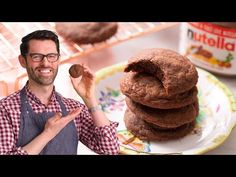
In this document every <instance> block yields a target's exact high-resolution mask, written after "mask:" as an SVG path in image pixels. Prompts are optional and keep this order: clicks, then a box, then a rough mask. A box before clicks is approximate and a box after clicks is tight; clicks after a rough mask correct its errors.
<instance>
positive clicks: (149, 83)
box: [120, 72, 198, 109]
mask: <svg viewBox="0 0 236 177" xmlns="http://www.w3.org/2000/svg"><path fill="white" fill-rule="evenodd" d="M120 90H121V92H122V93H123V94H124V95H126V96H127V97H129V98H131V99H132V100H133V101H135V102H138V103H140V104H143V105H146V106H149V107H152V108H159V109H173V108H180V107H183V106H186V105H189V104H192V103H193V102H195V101H196V100H197V93H198V91H197V87H196V86H193V87H192V88H191V89H190V90H188V91H185V92H182V93H178V94H175V95H169V94H168V93H166V91H165V88H164V87H163V85H162V84H161V82H160V81H159V80H158V79H157V78H156V77H153V76H151V75H150V74H147V73H136V72H129V73H126V74H125V75H124V77H123V78H122V79H121V81H120Z"/></svg>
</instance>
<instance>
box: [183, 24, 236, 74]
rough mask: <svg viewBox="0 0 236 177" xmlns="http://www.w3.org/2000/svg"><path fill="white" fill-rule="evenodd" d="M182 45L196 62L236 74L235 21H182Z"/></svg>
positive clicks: (184, 50) (206, 67)
mask: <svg viewBox="0 0 236 177" xmlns="http://www.w3.org/2000/svg"><path fill="white" fill-rule="evenodd" d="M179 47H180V48H179V52H180V53H181V54H182V55H185V56H187V57H188V58H189V59H190V60H191V62H192V63H194V64H195V65H196V66H199V67H201V68H204V69H206V70H208V71H211V72H213V73H218V74H223V75H228V76H236V59H235V58H236V22H188V23H182V24H181V36H180V45H179Z"/></svg>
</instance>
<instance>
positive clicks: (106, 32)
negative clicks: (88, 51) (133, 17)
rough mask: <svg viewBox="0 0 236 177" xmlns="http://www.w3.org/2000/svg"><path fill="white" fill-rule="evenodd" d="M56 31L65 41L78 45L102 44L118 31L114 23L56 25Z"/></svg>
mask: <svg viewBox="0 0 236 177" xmlns="http://www.w3.org/2000/svg"><path fill="white" fill-rule="evenodd" d="M55 28H56V31H57V32H58V34H60V35H61V36H63V37H64V38H65V39H68V40H71V41H73V42H75V43H78V44H89V43H90V44H93V43H97V42H102V41H105V40H107V39H109V38H110V37H111V36H113V35H114V34H115V33H116V32H117V29H118V24H117V23H116V22H74V23H56V26H55Z"/></svg>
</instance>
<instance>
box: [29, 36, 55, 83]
mask: <svg viewBox="0 0 236 177" xmlns="http://www.w3.org/2000/svg"><path fill="white" fill-rule="evenodd" d="M35 53H37V54H44V55H47V54H49V53H58V52H57V49H56V44H55V43H54V42H53V41H52V40H30V41H29V52H28V54H35ZM26 60H27V63H26V69H27V72H28V76H29V79H30V80H33V81H34V82H36V83H38V84H40V85H44V86H47V85H51V84H53V82H54V80H55V78H56V75H57V72H58V63H59V60H57V61H55V62H49V61H48V59H47V57H44V58H43V60H42V61H37V62H36V61H33V59H32V57H31V56H30V55H27V56H26Z"/></svg>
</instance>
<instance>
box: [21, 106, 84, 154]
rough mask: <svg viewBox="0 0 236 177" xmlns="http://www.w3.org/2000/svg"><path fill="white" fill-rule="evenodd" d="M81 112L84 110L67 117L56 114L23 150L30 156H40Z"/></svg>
mask: <svg viewBox="0 0 236 177" xmlns="http://www.w3.org/2000/svg"><path fill="white" fill-rule="evenodd" d="M81 110H82V108H78V109H75V110H73V111H71V112H70V113H69V114H68V115H67V116H65V117H61V115H60V113H56V114H55V115H54V116H53V117H51V118H49V119H48V120H47V122H46V124H45V126H44V131H43V132H42V133H40V134H39V135H38V136H37V137H35V138H34V139H33V140H32V141H31V142H30V143H28V144H27V145H25V146H24V147H22V149H23V150H25V151H26V152H27V153H28V154H30V155H35V154H39V153H40V152H41V151H42V149H43V148H44V147H45V146H46V145H47V143H48V142H49V141H50V140H52V139H53V138H54V137H55V136H56V135H57V134H58V133H59V132H60V131H61V130H62V129H63V128H64V127H65V126H66V125H67V124H68V123H69V122H70V121H72V120H74V119H75V118H76V116H78V114H79V113H80V112H81Z"/></svg>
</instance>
